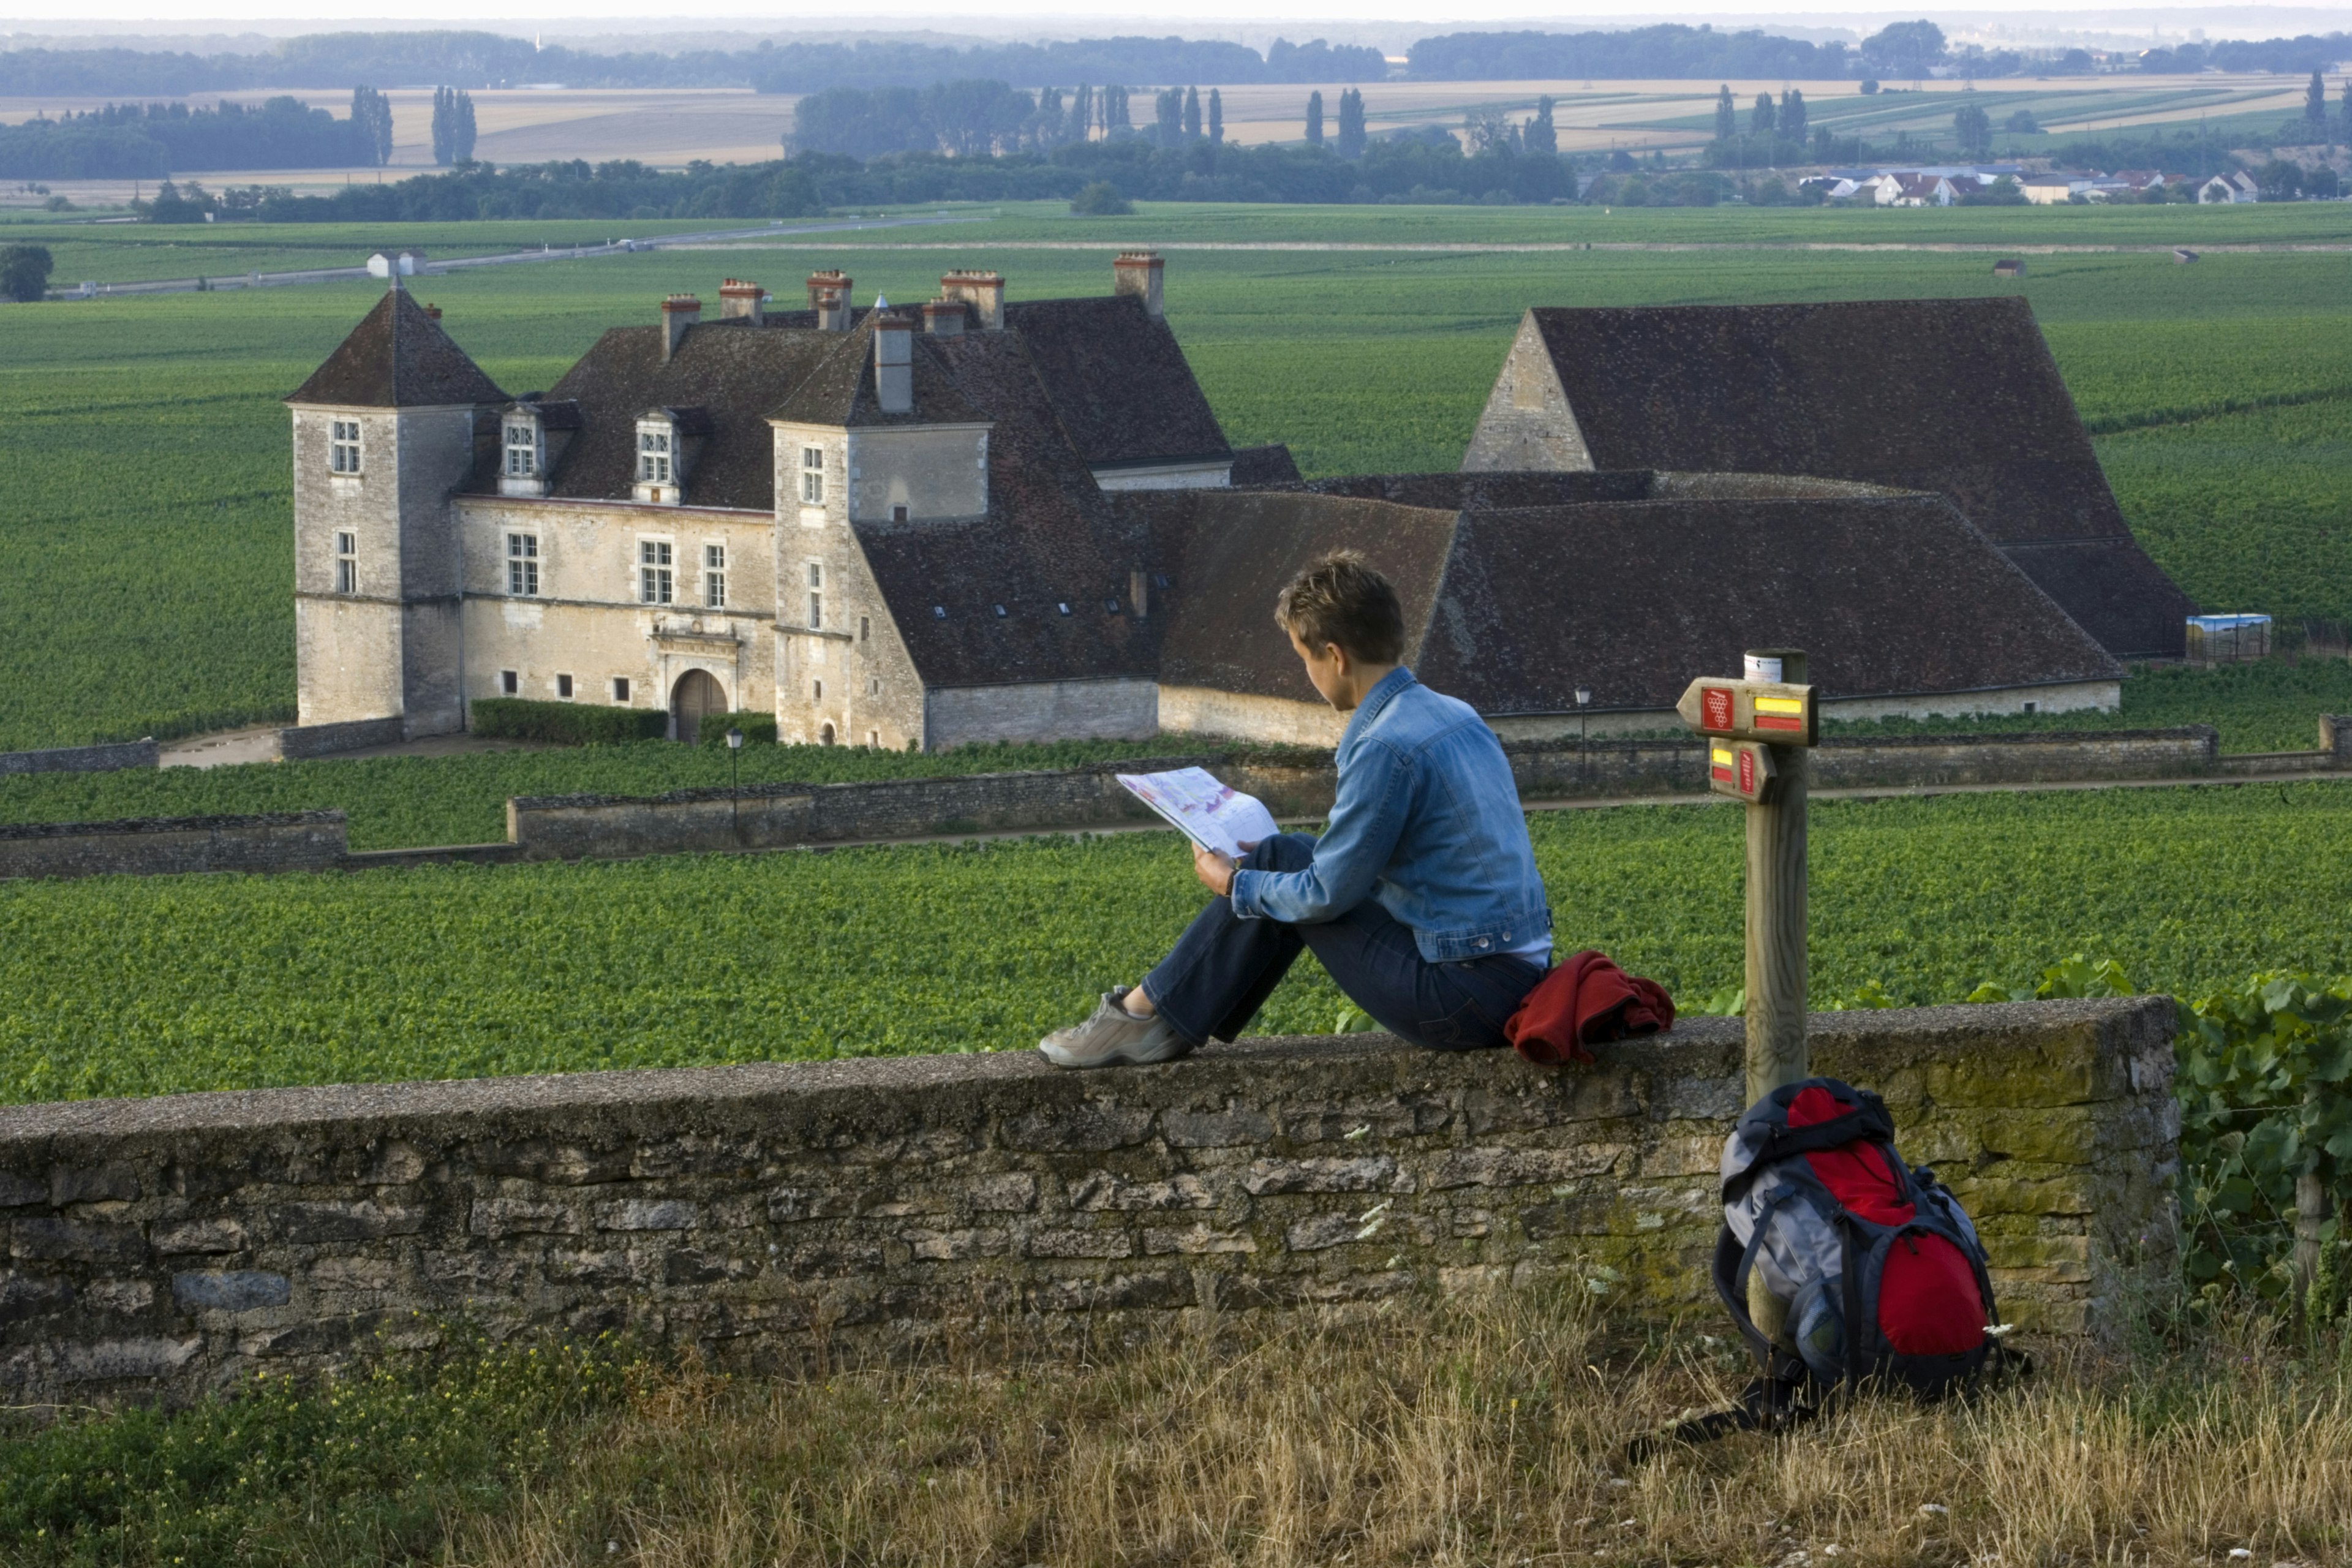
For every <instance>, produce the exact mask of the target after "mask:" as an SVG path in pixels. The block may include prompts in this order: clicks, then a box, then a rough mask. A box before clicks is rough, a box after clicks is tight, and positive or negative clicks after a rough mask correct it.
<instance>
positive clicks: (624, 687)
mask: <svg viewBox="0 0 2352 1568" xmlns="http://www.w3.org/2000/svg"><path fill="white" fill-rule="evenodd" d="M613 700H614V701H615V702H626V701H627V700H629V678H628V677H627V676H625V675H616V676H614V677H613Z"/></svg>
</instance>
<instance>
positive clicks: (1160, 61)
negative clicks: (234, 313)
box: [0, 22, 2352, 100]
mask: <svg viewBox="0 0 2352 1568" xmlns="http://www.w3.org/2000/svg"><path fill="white" fill-rule="evenodd" d="M1874 46H1876V47H1874ZM2345 58H2352V35H2347V34H2344V33H2330V34H2327V35H2326V36H2324V37H2321V36H2315V35H2311V34H2305V35H2302V36H2299V37H2292V38H2284V37H2282V38H2268V39H2263V40H2261V41H2254V40H2232V41H2227V42H2222V43H2214V44H2181V45H2178V46H2174V47H2164V48H2156V49H2151V50H2148V51H2147V52H2146V53H2145V54H2143V55H2141V56H2140V57H2139V58H2138V65H2139V66H2140V68H2143V69H2147V70H2150V71H2192V70H2200V69H2204V68H2209V67H2210V68H2219V69H2221V70H2231V71H2254V70H2264V71H2279V72H2288V73H2293V74H2296V75H2302V74H2304V73H2306V72H2309V71H2313V70H2319V69H2324V68H2328V67H2330V66H2333V65H2334V64H2335V63H2336V62H2337V61H2339V60H2343V59H2345ZM1409 59H1410V64H1409V67H1408V71H1407V74H1408V75H1410V76H1412V77H1415V78H1419V79H1423V80H1439V81H1464V80H1476V79H1486V80H1514V79H1516V80H1526V79H1587V78H1600V77H1617V78H1626V77H1633V78H1639V77H1668V78H1681V79H1694V78H1705V77H1717V78H1738V77H1750V78H1755V77H1762V78H1767V79H1769V78H1789V79H1799V78H1801V79H1837V78H1848V77H1854V76H1863V75H1870V74H1875V75H1877V76H1881V77H1885V78H1886V79H1890V80H1908V79H1912V78H1913V77H1914V76H1916V75H1922V74H1924V73H1925V72H1926V71H1927V70H1929V69H1932V68H1937V67H1946V68H1950V69H1952V70H1955V71H1957V72H1958V74H1961V75H1964V76H1971V77H2000V76H2013V75H2016V74H2019V73H2020V72H2025V71H2033V70H2056V71H2059V72H2063V73H2068V74H2074V73H2079V72H2083V71H2088V70H2090V69H2091V68H2093V64H2094V62H2093V60H2092V58H2091V57H2090V55H2089V54H2088V53H2086V52H2084V50H2081V49H2071V50H2067V51H2065V52H2064V53H2063V54H2061V55H2058V56H2056V57H2054V58H2034V57H2028V56H2024V55H2021V54H2019V53H2017V52H2016V51H2013V50H1995V51H1991V52H1987V51H1985V50H1983V49H1981V48H1979V47H1976V46H1973V45H1964V46H1961V47H1958V48H1949V47H1947V46H1946V43H1945V40H1944V37H1943V34H1942V33H1941V32H1940V31H1939V30H1937V29H1936V28H1935V27H1934V26H1932V24H1928V23H1925V22H1901V23H1896V24H1895V25H1894V26H1891V27H1888V28H1885V29H1882V31H1881V32H1880V33H1878V34H1876V35H1874V36H1873V37H1872V38H1871V39H1870V40H1868V41H1865V42H1864V45H1863V46H1862V47H1860V48H1859V49H1856V48H1853V47H1849V46H1848V45H1846V44H1843V43H1842V42H1838V41H1835V40H1832V41H1831V42H1827V43H1819V44H1816V43H1810V42H1807V41H1806V40H1804V39H1801V38H1787V37H1778V36H1775V35H1773V34H1769V33H1767V32H1764V31H1762V30H1760V29H1756V28H1749V29H1745V30H1742V31H1738V32H1722V31H1718V30H1717V29H1715V28H1714V27H1712V26H1697V27H1691V26H1682V25H1680V24H1661V25H1659V26H1650V27H1638V28H1633V29H1630V30H1627V31H1623V32H1600V31H1593V32H1582V33H1544V32H1532V31H1530V32H1491V33H1490V32H1477V33H1448V34H1444V35H1441V36H1439V37H1429V38H1423V39H1422V40H1421V41H1420V42H1419V43H1417V44H1415V45H1414V46H1413V47H1412V52H1411V55H1410V57H1409ZM1388 74H1389V73H1388V64H1387V61H1386V60H1385V59H1384V58H1382V57H1381V52H1380V51H1379V50H1377V49H1371V48H1365V47H1358V46H1351V45H1334V44H1331V43H1329V42H1328V41H1326V40H1323V39H1319V38H1318V39H1314V40H1311V41H1309V42H1307V43H1304V44H1293V43H1291V42H1289V41H1288V40H1286V39H1281V38H1277V39H1276V40H1275V42H1274V44H1273V46H1272V47H1269V48H1268V49H1267V50H1266V52H1265V54H1264V55H1260V54H1259V53H1258V52H1257V51H1256V50H1255V49H1252V48H1249V47H1245V46H1244V45H1241V44H1235V43H1227V42H1223V41H1219V40H1213V39H1185V38H1175V37H1166V38H1146V37H1113V38H1083V39H1077V40H1065V41H1056V42H1052V43H1042V44H983V45H980V46H977V47H971V48H955V47H950V46H945V45H935V44H921V43H914V42H908V41H903V40H893V39H881V40H868V41H866V42H861V43H853V44H801V43H793V44H785V45H782V46H777V45H774V44H772V43H764V42H763V43H762V44H761V45H760V46H759V47H756V48H750V49H733V50H727V49H693V50H686V51H682V52H680V53H677V54H662V53H657V52H655V51H652V50H633V51H627V52H624V53H618V54H600V53H596V52H593V51H590V50H585V49H572V48H567V47H562V46H560V45H557V46H551V47H546V48H538V47H534V46H533V45H532V44H531V43H530V40H529V39H526V38H515V37H504V36H502V35H500V34H497V33H485V32H468V31H460V30H442V31H431V32H404V33H316V34H310V35H306V36H304V37H296V38H288V39H285V40H283V41H281V42H279V43H278V44H276V45H275V46H273V47H270V48H269V49H268V50H266V51H263V52H261V53H257V54H228V53H224V54H213V55H195V54H188V53H177V52H172V51H149V50H142V49H126V48H94V49H17V50H10V51H6V52H0V95H5V96H13V97H29V98H33V99H35V100H38V99H40V98H43V97H51V98H63V97H68V96H75V97H104V96H107V95H123V96H129V97H136V98H177V97H184V96H186V95H187V94H189V93H197V92H225V91H232V90H239V89H267V88H307V89H319V88H336V89H341V88H349V87H356V86H358V85H360V84H362V83H363V82H394V83H400V84H406V85H415V86H424V85H426V84H428V83H448V84H452V85H454V86H456V87H458V88H466V89H480V88H488V87H505V86H513V85H516V84H519V83H522V82H549V81H552V82H562V83H564V84H565V85H567V86H571V87H746V86H749V87H756V88H759V89H761V90H763V91H768V92H790V93H809V92H822V91H824V90H825V89H828V88H835V87H862V88H879V87H911V88H918V89H920V88H927V87H929V86H931V85H933V84H934V83H938V82H943V81H954V80H996V81H1003V82H1008V83H1010V84H1012V85H1013V86H1014V87H1027V88H1037V87H1044V86H1046V85H1048V84H1050V83H1054V82H1067V81H1161V82H1167V81H1183V82H1200V83H1203V84H1223V85H1226V86H1233V85H1238V84H1242V83H1249V82H1299V83H1304V84H1315V83H1326V84H1336V83H1342V82H1362V81H1378V80H1380V79H1382V78H1383V77H1385V76H1387V75H1388Z"/></svg>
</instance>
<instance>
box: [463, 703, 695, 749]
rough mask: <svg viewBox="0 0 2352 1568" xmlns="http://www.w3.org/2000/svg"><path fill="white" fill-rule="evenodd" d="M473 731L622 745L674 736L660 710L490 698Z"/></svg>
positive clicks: (476, 707) (476, 713)
mask: <svg viewBox="0 0 2352 1568" xmlns="http://www.w3.org/2000/svg"><path fill="white" fill-rule="evenodd" d="M467 728H468V729H470V730H472V731H473V732H474V733H475V734H477V735H486V736H493V737H496V738H497V739H499V740H505V741H552V742H555V743H556V744H558V745H562V746H618V745H625V744H626V743H627V742H631V741H658V740H660V739H661V738H662V737H663V736H664V735H666V734H667V733H668V732H669V715H668V714H667V713H665V712H663V711H662V710H660V709H658V708H610V707H605V706H604V705H603V704H600V703H593V702H532V701H529V700H525V699H523V698H520V697H484V698H481V699H479V700H477V701H475V702H474V703H473V704H472V705H471V712H470V717H469V719H468V721H467Z"/></svg>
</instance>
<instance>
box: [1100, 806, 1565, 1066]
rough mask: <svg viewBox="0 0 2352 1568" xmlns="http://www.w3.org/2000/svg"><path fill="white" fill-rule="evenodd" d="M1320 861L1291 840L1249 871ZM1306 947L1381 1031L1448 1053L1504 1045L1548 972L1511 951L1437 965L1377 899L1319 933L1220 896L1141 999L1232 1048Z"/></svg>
mask: <svg viewBox="0 0 2352 1568" xmlns="http://www.w3.org/2000/svg"><path fill="white" fill-rule="evenodd" d="M1314 858H1315V840H1314V839H1312V838H1310V837H1307V836H1305V835H1303V834H1297V833H1284V834H1278V835H1276V837H1272V838H1269V839H1267V840H1266V841H1265V843H1263V844H1260V845H1259V846H1258V847H1256V848H1255V849H1253V850H1251V851H1250V852H1249V854H1248V855H1247V856H1246V857H1244V859H1243V860H1242V862H1241V863H1242V864H1243V865H1244V866H1246V867H1248V868H1251V869H1252V870H1258V871H1299V870H1304V869H1306V868H1307V865H1308V864H1309V863H1310V862H1311V861H1313V859H1314ZM1302 948H1308V949H1312V950H1313V951H1314V953H1315V956H1316V958H1317V959H1318V960H1320V961H1321V963H1322V964H1323V967H1324V969H1325V970H1327V971H1328V972H1329V973H1330V976H1331V978H1332V979H1333V980H1335V981H1337V982H1338V983H1339V989H1340V990H1341V991H1343V992H1345V993H1346V994H1347V996H1348V999H1349V1001H1351V1002H1353V1003H1354V1004H1355V1005H1357V1006H1359V1007H1360V1008H1362V1009H1363V1010H1364V1011H1365V1012H1366V1013H1367V1014H1369V1015H1370V1016H1371V1018H1372V1020H1373V1021H1374V1022H1375V1023H1377V1024H1379V1025H1380V1026H1381V1027H1382V1028H1383V1029H1386V1030H1388V1031H1389V1033H1391V1034H1392V1035H1395V1036H1396V1037H1399V1038H1400V1039H1405V1040H1410V1041H1412V1043H1413V1044H1414V1045H1417V1046H1426V1047H1429V1048H1430V1049H1432V1050H1440V1051H1472V1050H1488V1049H1492V1048H1493V1047H1497V1046H1500V1045H1503V1044H1504V1043H1505V1041H1504V1038H1503V1025H1504V1022H1505V1021H1506V1020H1507V1019H1508V1018H1509V1017H1510V1016H1511V1015H1512V1014H1514V1013H1516V1012H1517V1011H1518V1008H1519V1003H1520V1002H1521V1001H1522V1000H1523V999H1525V997H1526V996H1527V994H1528V992H1529V991H1532V990H1534V989H1535V985H1536V982H1537V981H1538V980H1541V979H1542V978H1543V977H1544V973H1545V972H1544V969H1543V966H1542V965H1540V964H1538V963H1536V962H1535V961H1534V960H1532V959H1526V958H1513V957H1509V956H1507V955H1506V956H1501V957H1495V958H1474V959H1468V960H1465V961H1464V962H1462V963H1430V962H1429V961H1428V960H1427V959H1425V958H1423V957H1422V955H1421V949H1420V947H1419V946H1418V945H1416V944H1415V942H1413V936H1412V929H1411V928H1410V927H1408V926H1406V925H1404V924H1403V923H1402V921H1399V920H1398V919H1397V918H1396V917H1395V916H1394V915H1391V914H1390V913H1389V912H1388V910H1384V909H1382V908H1381V906H1380V904H1379V903H1378V902H1376V901H1375V900H1371V899H1366V900H1364V901H1363V902H1361V903H1360V904H1358V905H1357V906H1356V907H1355V908H1353V909H1351V910H1348V912H1347V913H1345V914H1343V915H1340V916H1339V917H1337V918H1336V919H1333V920H1328V921H1317V922H1316V923H1314V924H1312V925H1286V924H1285V923H1283V922H1282V921H1275V920H1244V919H1242V918H1241V917H1240V916H1238V915H1236V914H1234V907H1233V904H1232V902H1231V901H1230V900H1225V899H1213V900H1210V901H1209V907H1208V908H1206V909H1204V910H1202V911H1201V912H1200V913H1199V914H1198V915H1196V916H1194V917H1193V920H1192V924H1191V925H1190V926H1189V927H1187V928H1186V929H1185V931H1184V934H1183V936H1182V937H1181V939H1179V940H1178V942H1177V943H1176V946H1175V948H1174V949H1173V950H1172V951H1171V952H1170V953H1169V954H1168V956H1167V957H1166V958H1164V959H1162V960H1160V964H1159V966H1158V967H1157V968H1155V969H1153V970H1152V972H1151V973H1150V974H1147V975H1145V976H1144V977H1143V994H1145V995H1146V996H1149V997H1150V998H1151V1002H1152V1005H1153V1006H1155V1007H1157V1008H1158V1009H1159V1010H1160V1016H1161V1017H1163V1018H1165V1019H1167V1020H1168V1026H1169V1027H1171V1028H1172V1029H1174V1030H1175V1031H1176V1032H1177V1033H1178V1034H1180V1035H1181V1036H1183V1037H1185V1038H1186V1039H1188V1040H1190V1041H1192V1043H1193V1044H1194V1045H1199V1044H1201V1043H1202V1042H1203V1041H1206V1040H1209V1039H1211V1038H1215V1039H1220V1040H1231V1039H1233V1038H1234V1037H1236V1036H1238V1035H1239V1034H1240V1033H1241V1032H1242V1031H1243V1030H1244V1028H1246V1027H1248V1026H1249V1021H1250V1020H1251V1019H1252V1018H1254V1017H1255V1016H1257V1010H1258V1009H1259V1008H1260V1007H1263V1006H1264V1005H1265V999H1266V998H1267V997H1268V996H1270V995H1272V994H1274V988H1275V987H1276V985H1278V984H1281V983H1282V977H1283V976H1284V975H1285V974H1286V973H1289V971H1290V965H1291V963H1292V962H1293V961H1294V960H1295V959H1297V956H1298V954H1299V951H1300V949H1302Z"/></svg>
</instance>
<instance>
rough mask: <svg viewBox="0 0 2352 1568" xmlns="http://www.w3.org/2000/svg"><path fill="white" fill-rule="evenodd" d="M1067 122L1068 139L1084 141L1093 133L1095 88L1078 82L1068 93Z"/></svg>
mask: <svg viewBox="0 0 2352 1568" xmlns="http://www.w3.org/2000/svg"><path fill="white" fill-rule="evenodd" d="M1067 124H1068V126H1069V139H1070V140H1071V141H1073V142H1084V141H1085V140H1086V139H1087V137H1089V136H1091V135H1093V134H1094V129H1095V89H1093V88H1090V87H1088V86H1087V84H1086V83H1085V82H1080V83H1078V90H1077V91H1076V92H1074V93H1072V94H1071V95H1070V118H1069V120H1068V121H1067Z"/></svg>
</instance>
